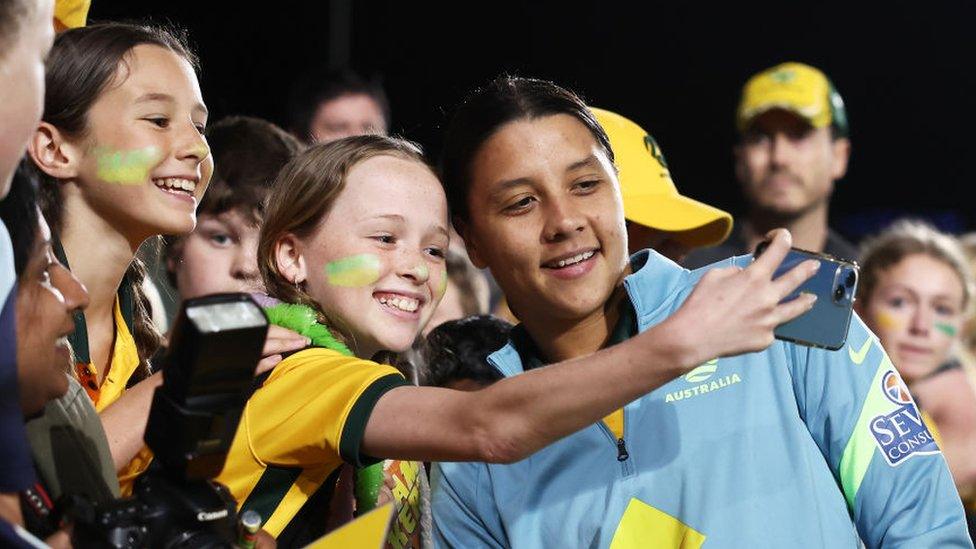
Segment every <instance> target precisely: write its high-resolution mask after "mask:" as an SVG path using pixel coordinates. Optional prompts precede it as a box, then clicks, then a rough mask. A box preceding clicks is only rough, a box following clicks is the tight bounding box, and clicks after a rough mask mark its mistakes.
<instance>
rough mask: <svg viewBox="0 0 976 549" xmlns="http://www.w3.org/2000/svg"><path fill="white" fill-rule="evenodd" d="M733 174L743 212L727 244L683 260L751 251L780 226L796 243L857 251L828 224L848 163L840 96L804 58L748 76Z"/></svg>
mask: <svg viewBox="0 0 976 549" xmlns="http://www.w3.org/2000/svg"><path fill="white" fill-rule="evenodd" d="M736 127H737V130H738V132H739V142H738V143H737V144H736V146H735V149H734V151H735V175H736V178H737V179H738V180H739V182H740V183H741V184H742V189H743V193H744V194H745V198H746V201H747V202H748V208H749V211H748V216H747V217H746V218H745V219H744V220H742V221H741V222H740V223H738V224H737V227H736V230H735V231H733V233H732V234H731V235H730V237H729V239H728V240H727V241H726V242H725V244H723V245H721V246H716V247H714V248H710V249H705V250H701V251H698V252H695V253H692V254H690V255H689V256H688V257H687V258H686V259H685V265H686V266H688V267H693V268H694V267H699V266H702V265H707V264H709V263H713V262H715V261H718V260H720V259H724V258H726V257H729V256H731V255H738V254H742V253H747V252H751V251H752V250H754V249H755V247H756V244H758V243H759V242H760V241H761V240H762V239H763V237H764V235H765V234H766V233H767V232H768V231H769V230H771V229H774V228H777V227H785V228H787V229H789V231H790V232H791V233H792V234H793V243H794V244H793V245H794V246H796V247H798V248H803V249H806V250H811V251H816V252H826V253H828V254H831V255H834V256H838V257H842V258H846V259H854V258H856V257H857V250H856V249H855V248H854V247H853V246H852V245H851V244H850V243H848V242H847V241H845V240H844V239H843V238H842V237H841V236H840V235H838V234H837V233H835V232H834V231H832V230H830V228H829V227H828V226H827V214H828V206H829V202H830V195H831V194H832V193H833V191H834V182H835V181H837V180H838V179H840V178H842V177H843V176H844V174H845V173H846V171H847V161H848V158H849V157H850V149H851V144H850V141H849V140H848V123H847V113H846V111H845V109H844V102H843V100H842V99H841V97H840V95H839V94H838V93H837V91H836V90H835V89H834V87H833V85H832V84H831V83H830V80H828V79H827V77H826V76H825V75H824V74H823V73H822V72H820V71H819V70H817V69H815V68H813V67H811V66H809V65H804V64H802V63H783V64H781V65H777V66H775V67H772V68H770V69H766V70H764V71H762V72H760V73H759V74H757V75H755V76H753V77H752V78H750V79H749V81H748V82H746V85H745V87H743V89H742V97H741V99H740V101H739V108H738V111H737V112H736Z"/></svg>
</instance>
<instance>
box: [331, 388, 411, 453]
mask: <svg viewBox="0 0 976 549" xmlns="http://www.w3.org/2000/svg"><path fill="white" fill-rule="evenodd" d="M404 385H408V383H407V380H406V379H404V378H403V376H402V375H400V374H387V375H385V376H383V377H381V378H378V379H377V380H376V381H374V382H373V383H371V384H370V385H369V387H367V388H366V390H365V391H363V393H362V394H361V395H360V396H359V398H358V399H357V400H356V403H355V404H353V405H352V410H350V411H349V417H347V418H346V423H345V425H343V427H342V435H341V436H340V438H339V455H340V456H341V457H342V459H343V460H344V461H345V462H346V463H348V464H350V465H354V466H356V467H364V466H366V465H370V464H372V463H375V462H377V461H380V460H378V459H375V458H372V457H369V456H364V455H362V454H360V452H359V445H360V443H362V441H363V434H364V433H365V432H366V422H367V421H369V416H370V415H371V414H372V413H373V407H375V406H376V403H377V402H378V401H379V399H380V397H381V396H383V395H384V394H386V392H387V391H389V390H390V389H394V388H396V387H402V386H404Z"/></svg>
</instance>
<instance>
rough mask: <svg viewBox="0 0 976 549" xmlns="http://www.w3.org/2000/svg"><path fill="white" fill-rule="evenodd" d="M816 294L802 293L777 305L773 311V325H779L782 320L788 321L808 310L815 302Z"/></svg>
mask: <svg viewBox="0 0 976 549" xmlns="http://www.w3.org/2000/svg"><path fill="white" fill-rule="evenodd" d="M816 301H817V296H816V295H814V294H808V293H802V294H800V295H799V297H797V298H796V299H791V300H790V301H787V302H786V303H783V304H781V305H777V306H776V309H775V310H774V311H773V325H774V326H779V325H780V324H783V323H784V322H789V321H791V320H793V319H794V318H796V317H798V316H800V315H802V314H803V313H805V312H807V311H809V310H810V308H811V307H813V304H814V303H816Z"/></svg>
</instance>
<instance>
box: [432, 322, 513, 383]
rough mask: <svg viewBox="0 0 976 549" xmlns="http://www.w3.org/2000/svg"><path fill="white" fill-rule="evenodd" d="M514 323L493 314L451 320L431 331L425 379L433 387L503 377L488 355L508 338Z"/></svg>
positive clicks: (490, 381)
mask: <svg viewBox="0 0 976 549" xmlns="http://www.w3.org/2000/svg"><path fill="white" fill-rule="evenodd" d="M511 329H512V325H511V324H509V323H508V322H505V321H504V320H502V319H500V318H497V317H494V316H491V315H478V316H469V317H468V318H462V319H460V320H449V321H447V322H445V323H443V324H441V325H440V326H438V327H436V328H434V329H433V330H431V332H430V333H429V334H427V342H426V344H425V346H424V349H423V357H424V363H425V364H426V368H425V372H424V375H423V379H422V383H423V384H424V385H430V386H433V387H445V386H447V384H449V383H452V382H456V381H461V380H470V381H474V382H476V383H479V384H482V385H490V384H492V383H494V382H496V381H498V380H499V379H501V378H502V375H501V373H499V372H498V371H497V370H495V368H493V367H492V366H491V365H490V364H489V363H488V355H490V354H492V353H493V352H495V351H497V350H498V349H500V348H502V347H503V346H504V345H505V343H507V342H508V335H509V332H510V331H511Z"/></svg>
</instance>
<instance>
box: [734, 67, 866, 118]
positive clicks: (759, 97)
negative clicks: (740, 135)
mask: <svg viewBox="0 0 976 549" xmlns="http://www.w3.org/2000/svg"><path fill="white" fill-rule="evenodd" d="M772 109H783V110H787V111H790V112H792V113H795V114H796V115H797V116H799V117H801V118H803V119H804V120H806V121H807V122H809V123H810V125H811V126H813V127H814V128H826V127H827V126H833V128H834V131H835V132H836V134H837V135H838V136H847V135H848V130H849V128H848V125H847V111H846V110H845V108H844V100H843V99H841V97H840V94H839V93H837V90H836V89H834V86H833V84H831V82H830V80H829V79H828V78H827V75H825V74H824V73H823V72H821V71H820V70H819V69H816V68H814V67H811V66H810V65H805V64H803V63H796V62H789V63H783V64H780V65H776V66H775V67H772V68H769V69H766V70H764V71H762V72H760V73H759V74H756V75H755V76H753V77H752V78H750V79H749V81H748V82H746V85H745V86H744V87H743V88H742V98H741V99H740V101H739V108H738V110H737V111H736V127H737V128H738V130H739V132H745V131H746V130H748V129H749V124H751V123H752V121H753V119H755V118H756V117H757V116H759V115H760V114H763V113H764V112H767V111H769V110H772Z"/></svg>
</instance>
